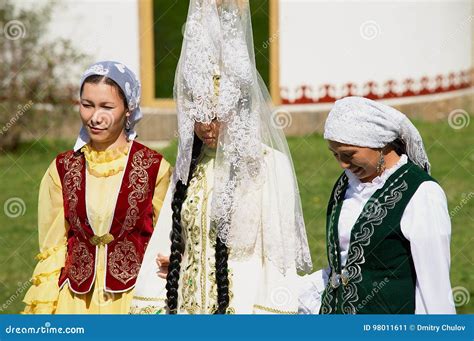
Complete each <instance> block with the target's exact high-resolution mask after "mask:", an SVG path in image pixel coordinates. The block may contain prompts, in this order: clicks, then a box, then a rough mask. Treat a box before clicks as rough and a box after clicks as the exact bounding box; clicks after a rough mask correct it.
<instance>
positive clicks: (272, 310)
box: [253, 304, 298, 315]
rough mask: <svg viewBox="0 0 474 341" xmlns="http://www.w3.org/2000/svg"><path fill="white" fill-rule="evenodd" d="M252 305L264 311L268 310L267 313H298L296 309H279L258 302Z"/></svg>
mask: <svg viewBox="0 0 474 341" xmlns="http://www.w3.org/2000/svg"><path fill="white" fill-rule="evenodd" d="M253 307H254V308H255V309H258V310H263V311H266V312H269V313H273V314H284V315H297V314H298V312H297V311H290V310H280V309H275V308H270V307H265V306H263V305H259V304H254V306H253Z"/></svg>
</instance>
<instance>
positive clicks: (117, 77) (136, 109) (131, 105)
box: [74, 61, 143, 151]
mask: <svg viewBox="0 0 474 341" xmlns="http://www.w3.org/2000/svg"><path fill="white" fill-rule="evenodd" d="M94 75H100V76H105V77H107V78H110V79H111V80H113V81H114V82H115V83H117V85H118V86H119V87H120V89H121V90H122V92H123V93H124V95H125V99H126V101H127V105H128V110H130V117H129V119H128V120H129V122H130V126H129V129H128V130H127V132H126V133H127V138H128V140H129V141H131V140H134V139H135V138H136V137H137V132H136V131H135V125H136V124H137V122H138V121H140V120H141V119H142V117H143V114H142V112H141V110H140V95H141V86H140V81H139V80H138V77H137V76H136V75H135V73H133V71H131V70H130V69H129V68H128V67H126V66H125V65H124V64H122V63H119V62H114V61H103V62H97V63H95V64H93V65H91V66H90V67H89V68H88V69H87V70H86V71H85V72H84V73H83V74H82V77H81V85H80V88H82V86H83V84H84V81H85V80H86V79H87V78H88V77H90V76H94ZM89 141H90V136H89V133H88V132H87V129H86V128H85V127H82V128H81V131H80V132H79V136H78V138H77V140H76V144H75V145H74V151H78V150H79V149H81V148H82V147H84V146H85V145H86V144H87V143H89Z"/></svg>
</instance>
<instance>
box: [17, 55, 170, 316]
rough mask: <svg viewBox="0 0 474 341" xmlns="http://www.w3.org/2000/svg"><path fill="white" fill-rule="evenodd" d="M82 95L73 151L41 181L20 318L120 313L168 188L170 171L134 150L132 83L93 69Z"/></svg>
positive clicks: (116, 66) (123, 71)
mask: <svg viewBox="0 0 474 341" xmlns="http://www.w3.org/2000/svg"><path fill="white" fill-rule="evenodd" d="M80 89H81V91H80V115H81V120H82V123H83V127H82V129H81V133H80V135H79V138H78V139H77V142H76V145H75V147H74V150H71V151H68V152H65V153H62V154H60V155H58V156H57V157H56V158H55V160H54V161H53V162H52V163H51V165H50V166H49V168H48V170H47V171H46V174H45V175H44V177H43V180H42V181H41V186H40V191H39V203H38V228H39V247H40V253H39V254H38V256H37V259H38V260H39V262H38V265H37V266H36V268H35V270H34V273H33V278H32V286H31V288H30V289H29V290H28V292H27V294H26V296H25V298H24V302H25V303H26V307H25V309H24V311H23V313H26V314H75V313H77V314H86V313H87V314H89V313H90V314H121V313H127V312H128V310H129V306H130V302H131V299H132V297H133V291H134V285H135V281H136V278H137V275H138V271H139V269H140V266H141V262H142V260H143V255H144V253H145V249H146V247H147V244H148V241H149V238H150V237H151V234H152V232H153V226H154V225H155V223H156V220H157V217H158V214H159V211H160V209H161V206H162V204H163V200H164V197H165V194H166V191H167V188H168V184H169V179H170V166H169V164H168V162H166V160H164V159H163V157H162V156H161V155H160V154H159V153H157V152H155V151H153V150H151V149H149V148H147V147H145V146H143V145H141V144H140V143H138V142H136V141H134V140H135V137H136V132H135V130H134V127H135V124H136V123H137V122H138V121H139V120H140V119H141V117H142V114H141V112H140V107H139V100H140V83H139V81H138V79H137V77H136V76H135V74H134V73H133V72H132V71H130V70H129V69H128V68H127V67H126V66H125V65H123V64H121V63H117V62H112V61H106V62H99V63H96V64H94V65H92V66H91V67H90V68H89V69H88V70H86V72H85V73H84V75H83V77H82V79H81V88H80ZM164 238H168V236H164Z"/></svg>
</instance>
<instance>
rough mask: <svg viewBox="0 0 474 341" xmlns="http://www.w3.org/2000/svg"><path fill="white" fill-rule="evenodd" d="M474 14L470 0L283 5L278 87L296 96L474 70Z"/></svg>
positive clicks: (298, 0) (285, 1)
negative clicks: (327, 87) (301, 91)
mask: <svg viewBox="0 0 474 341" xmlns="http://www.w3.org/2000/svg"><path fill="white" fill-rule="evenodd" d="M472 13H473V12H472V1H471V0H457V1H455V0H444V1H349V0H347V1H329V0H327V1H318V0H280V32H279V37H280V67H281V69H280V86H281V87H282V88H288V94H287V95H288V97H290V98H291V97H292V96H293V97H294V96H296V93H295V89H297V88H298V87H300V86H302V85H309V86H312V87H314V88H318V87H319V86H320V85H322V84H333V85H336V86H338V85H341V86H342V85H343V84H345V83H348V82H352V83H356V84H363V83H365V82H367V81H375V82H377V83H381V84H382V83H384V82H386V81H388V80H395V81H398V82H401V81H403V80H404V79H407V78H412V79H419V78H421V77H423V76H428V77H431V78H434V77H435V76H436V75H439V74H441V75H448V74H449V73H451V72H456V73H458V72H460V71H466V70H469V69H470V68H471V67H472V63H473V62H472V57H471V49H472V41H473V33H472V21H473V17H472ZM337 95H341V94H337Z"/></svg>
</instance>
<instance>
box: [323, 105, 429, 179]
mask: <svg viewBox="0 0 474 341" xmlns="http://www.w3.org/2000/svg"><path fill="white" fill-rule="evenodd" d="M324 138H325V139H326V140H331V141H336V142H340V143H344V144H350V145H353V146H358V147H368V148H383V147H385V146H386V145H388V144H389V143H391V142H393V141H395V140H396V139H400V140H402V141H403V143H404V144H405V147H406V151H407V154H408V158H409V159H410V160H411V161H412V162H413V163H415V164H417V165H418V166H420V167H421V168H422V169H424V170H426V171H427V172H428V173H430V167H431V166H430V162H429V160H428V155H426V151H425V148H424V146H423V140H422V138H421V135H420V133H419V132H418V130H417V129H416V127H415V126H414V125H413V123H411V121H410V120H409V119H408V117H406V116H405V115H404V114H402V113H401V112H400V111H398V110H396V109H394V108H392V107H389V106H388V105H385V104H382V103H379V102H375V101H372V100H370V99H368V98H364V97H355V96H354V97H346V98H343V99H340V100H338V101H336V103H335V104H334V106H333V108H332V109H331V111H330V112H329V116H328V118H327V120H326V124H325V126H324Z"/></svg>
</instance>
